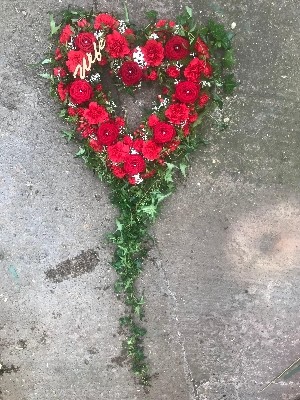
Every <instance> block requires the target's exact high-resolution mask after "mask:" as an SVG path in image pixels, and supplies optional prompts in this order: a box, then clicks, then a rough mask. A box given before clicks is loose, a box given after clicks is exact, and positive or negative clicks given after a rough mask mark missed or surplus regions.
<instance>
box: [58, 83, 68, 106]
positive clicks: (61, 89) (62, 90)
mask: <svg viewBox="0 0 300 400" xmlns="http://www.w3.org/2000/svg"><path fill="white" fill-rule="evenodd" d="M57 93H58V96H59V98H60V100H61V101H62V102H64V101H65V100H66V98H67V95H68V88H67V86H65V85H64V84H63V83H62V82H59V84H58V85H57Z"/></svg>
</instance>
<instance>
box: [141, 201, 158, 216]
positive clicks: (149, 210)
mask: <svg viewBox="0 0 300 400" xmlns="http://www.w3.org/2000/svg"><path fill="white" fill-rule="evenodd" d="M141 211H143V212H144V213H145V214H148V215H150V217H151V218H152V219H154V218H155V216H156V212H157V208H156V206H155V205H154V204H151V205H150V206H144V207H141Z"/></svg>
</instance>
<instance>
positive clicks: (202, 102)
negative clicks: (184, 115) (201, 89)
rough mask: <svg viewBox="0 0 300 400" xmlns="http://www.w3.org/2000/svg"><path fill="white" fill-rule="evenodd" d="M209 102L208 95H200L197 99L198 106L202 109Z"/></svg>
mask: <svg viewBox="0 0 300 400" xmlns="http://www.w3.org/2000/svg"><path fill="white" fill-rule="evenodd" d="M209 100H210V98H209V95H208V94H207V93H202V94H201V95H200V97H199V102H198V104H199V106H200V107H201V108H202V107H204V106H205V105H206V104H207V103H208V102H209Z"/></svg>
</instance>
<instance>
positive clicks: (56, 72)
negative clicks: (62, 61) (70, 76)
mask: <svg viewBox="0 0 300 400" xmlns="http://www.w3.org/2000/svg"><path fill="white" fill-rule="evenodd" d="M53 75H54V76H57V77H58V78H64V77H65V76H66V75H67V73H66V71H65V70H64V69H63V68H61V67H55V68H54V69H53Z"/></svg>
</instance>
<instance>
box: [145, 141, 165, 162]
mask: <svg viewBox="0 0 300 400" xmlns="http://www.w3.org/2000/svg"><path fill="white" fill-rule="evenodd" d="M161 149H162V147H161V146H159V145H157V144H156V143H155V142H154V141H153V140H146V141H145V142H144V143H143V148H142V153H143V156H144V157H145V158H146V159H147V160H151V161H153V160H156V159H157V158H158V157H159V153H160V152H161Z"/></svg>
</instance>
